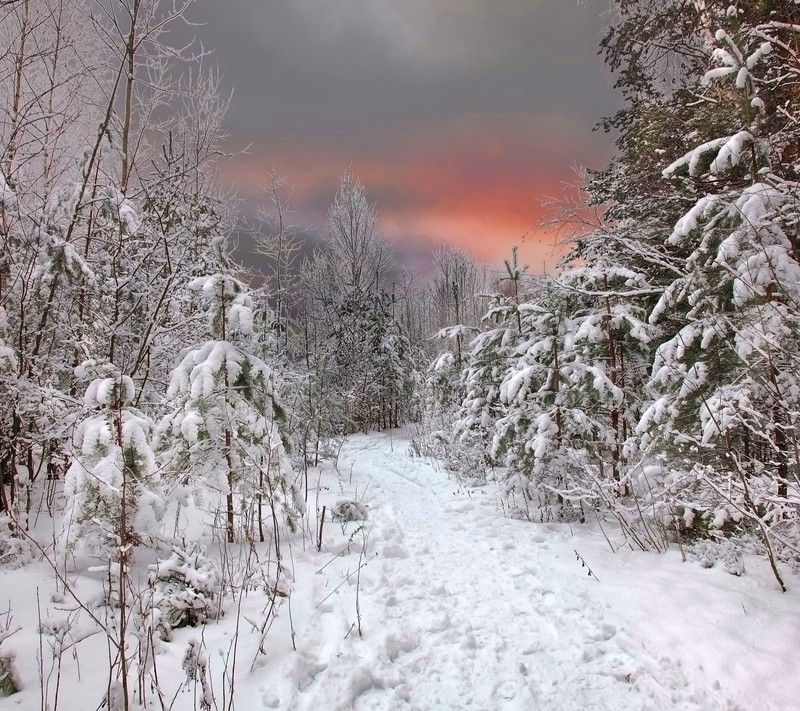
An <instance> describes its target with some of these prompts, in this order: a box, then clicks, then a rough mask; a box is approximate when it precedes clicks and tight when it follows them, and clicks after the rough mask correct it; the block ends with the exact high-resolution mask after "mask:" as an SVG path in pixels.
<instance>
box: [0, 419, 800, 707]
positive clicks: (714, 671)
mask: <svg viewBox="0 0 800 711" xmlns="http://www.w3.org/2000/svg"><path fill="white" fill-rule="evenodd" d="M319 481H320V485H321V490H320V491H319V492H318V493H315V492H314V491H313V488H314V484H315V483H316V482H315V481H313V480H312V481H311V482H310V483H311V486H312V492H311V497H310V498H311V502H310V503H311V510H312V511H313V510H314V508H315V507H316V508H317V510H321V507H322V505H323V504H324V505H326V506H327V508H328V510H329V511H330V509H331V507H332V506H333V505H334V504H335V503H336V502H337V501H338V500H340V499H342V498H352V499H355V500H357V501H361V502H364V503H366V504H368V505H369V518H368V520H367V521H364V522H357V521H353V522H349V523H343V522H331V521H330V520H327V521H326V523H325V526H324V529H323V546H322V550H321V551H320V552H318V551H317V547H316V544H312V543H311V541H310V539H307V540H306V541H305V543H303V542H302V541H301V540H300V539H299V538H297V539H296V540H295V541H294V543H293V544H292V550H291V555H290V556H288V557H287V561H286V563H285V564H286V566H287V569H289V570H293V573H294V578H295V583H294V590H293V593H292V595H291V598H289V599H287V600H284V601H282V603H281V607H280V610H279V613H278V618H277V619H276V621H275V623H274V624H273V625H272V626H271V627H270V628H269V629H268V630H267V631H266V632H265V633H263V634H262V633H261V632H260V631H259V630H258V626H259V625H260V624H261V622H262V621H263V620H264V619H265V610H266V609H268V600H267V598H266V595H265V594H264V593H263V591H262V592H259V591H258V590H257V589H255V588H254V590H253V591H252V592H250V593H249V594H248V595H247V596H242V597H241V598H240V599H239V602H238V603H237V604H236V605H229V606H228V609H227V614H226V616H225V618H223V620H221V621H220V622H218V623H213V624H210V625H208V626H207V627H206V629H205V630H204V632H203V633H202V644H203V645H204V647H205V649H206V652H207V654H208V657H209V659H210V663H211V667H212V676H213V677H214V685H215V686H214V689H215V699H216V702H217V705H218V707H219V708H220V709H221V708H223V707H224V706H223V704H222V703H221V702H222V701H223V695H224V694H227V693H228V691H227V690H226V689H224V685H223V680H222V669H223V667H224V666H226V660H227V669H228V675H229V678H230V676H233V677H235V684H236V687H235V690H236V694H235V704H234V706H233V708H238V709H240V711H247V710H249V709H258V708H279V709H287V710H291V711H295V710H296V711H303V710H308V711H311V710H312V709H313V710H314V711H336V710H337V709H340V710H342V711H345V710H350V709H355V710H359V711H371V710H375V711H380V710H387V711H388V710H390V709H391V710H392V711H402V710H411V709H414V710H418V711H428V710H430V711H445V710H447V709H453V710H455V709H475V710H485V711H491V710H493V709H498V710H501V709H508V710H517V709H518V710H525V711H529V710H531V709H541V710H550V709H552V710H564V711H573V710H577V709H609V710H610V709H613V710H614V711H624V710H626V709H630V710H634V709H636V710H639V709H701V710H702V709H729V710H733V709H742V710H745V709H747V710H749V709H753V710H758V711H762V710H764V711H766V710H769V709H793V708H800V677H798V675H797V674H796V669H797V668H798V666H799V665H800V639H798V635H800V632H799V630H800V604H798V603H800V581H799V580H797V579H796V578H794V577H793V576H789V577H788V580H787V581H788V582H789V584H790V590H789V592H788V593H786V594H781V593H780V592H779V591H778V589H777V586H776V585H775V583H774V582H773V581H772V580H771V578H770V574H769V570H768V568H767V566H766V564H765V563H764V562H763V561H760V560H757V559H748V560H747V561H746V562H747V567H748V570H747V575H745V576H744V577H741V578H737V577H734V576H731V575H729V574H727V573H726V572H724V571H722V570H718V569H704V568H702V567H700V565H698V564H697V563H683V562H681V556H680V553H679V552H677V551H675V552H670V553H668V554H666V555H656V554H652V553H639V552H633V551H630V550H627V549H626V550H620V551H619V552H617V553H613V552H612V551H611V549H610V548H609V546H608V544H607V542H606V540H605V537H604V536H603V534H602V533H601V532H600V530H599V529H597V528H596V527H595V528H593V527H590V526H582V525H579V524H577V525H572V526H569V525H567V524H531V523H527V522H522V521H515V520H510V519H507V518H504V517H503V515H502V511H501V510H500V508H499V505H498V501H497V499H496V498H495V496H494V495H493V493H492V492H491V490H490V488H489V487H486V488H485V489H474V490H471V491H469V492H467V491H464V490H463V489H461V488H460V487H459V486H458V484H457V483H456V482H454V481H453V480H451V479H449V478H448V476H447V473H446V472H445V471H443V470H442V469H440V468H439V467H438V466H436V463H435V462H431V461H429V460H421V459H413V458H411V456H410V455H409V443H408V440H407V439H406V438H405V437H404V436H403V435H402V434H399V433H398V432H394V433H387V434H370V435H363V436H354V437H351V438H349V439H348V440H347V442H346V444H345V445H344V447H343V449H342V451H341V453H340V456H339V460H338V473H334V472H333V471H332V468H331V466H330V465H326V466H325V467H323V471H322V473H321V474H320V479H319ZM606 532H607V533H608V532H609V529H608V527H607V528H606ZM576 551H577V554H580V556H581V558H582V559H583V561H584V562H585V563H586V564H587V565H588V566H590V568H591V570H592V572H593V575H592V576H590V575H588V574H587V568H585V567H583V566H582V563H581V560H578V558H577V554H576ZM3 580H4V583H3V589H2V590H1V591H0V604H2V609H6V604H5V600H6V599H7V600H8V602H9V604H10V605H11V607H12V609H13V614H14V618H15V619H14V622H15V624H18V625H20V626H21V627H23V630H22V631H20V632H19V633H18V634H17V635H15V636H14V637H12V640H14V644H15V645H16V647H15V648H14V649H15V651H16V652H17V666H18V668H19V670H20V676H21V677H22V682H23V684H24V686H25V690H24V691H23V692H22V693H20V694H16V695H14V696H11V697H8V698H6V699H0V709H3V708H25V709H28V708H30V709H38V708H40V691H39V682H38V677H37V674H38V672H37V671H36V663H35V654H36V653H37V650H38V644H39V639H38V635H36V633H35V632H36V625H37V622H36V619H37V611H36V604H35V596H36V593H37V591H38V592H39V597H40V608H42V609H43V610H44V613H43V614H45V615H54V616H55V617H58V615H59V614H60V615H61V618H63V617H64V616H65V613H63V612H61V613H59V612H58V609H57V606H54V604H53V603H52V602H51V601H50V598H49V597H48V596H49V592H46V591H49V590H51V589H52V582H51V581H50V580H49V577H48V575H47V573H46V571H45V570H44V568H43V567H41V566H39V565H33V566H28V567H27V568H24V569H22V570H19V571H10V572H4V574H3ZM6 581H14V583H13V587H8V583H7V582H6ZM79 583H80V584H79V589H81V590H84V591H87V594H88V592H89V591H92V590H93V589H94V588H93V586H94V587H97V586H98V583H97V581H91V580H81V581H79ZM31 601H32V602H31ZM290 603H291V607H290ZM357 604H358V608H357ZM237 611H238V612H239V613H240V614H237ZM290 613H291V614H290ZM359 616H360V620H361V636H359V630H358V620H359ZM237 627H238V631H239V637H238V643H237V644H236V645H233V644H232V642H233V640H236V639H237V638H236V631H237ZM290 627H293V629H294V633H295V637H294V640H295V644H296V647H297V649H296V651H294V650H293V649H292V637H291V631H290ZM200 637H201V635H200V633H199V632H198V630H180V631H178V632H177V633H176V634H175V637H174V639H173V640H172V641H171V642H169V643H165V644H163V645H162V648H161V650H160V654H159V657H158V661H157V664H158V666H159V669H160V673H159V678H160V681H161V684H162V688H164V689H165V691H166V692H168V693H167V695H168V696H169V698H170V699H172V697H173V695H174V694H177V696H176V697H175V698H176V701H175V704H174V707H173V708H174V709H175V711H178V710H179V709H192V708H195V705H194V695H195V693H196V692H197V690H196V688H194V685H191V684H185V683H184V685H183V686H181V683H182V682H185V675H183V674H182V672H181V669H180V665H181V660H182V658H183V654H184V651H185V649H186V646H187V644H188V642H189V640H192V639H196V640H199V639H200ZM8 643H9V642H8V641H7V642H6V644H8ZM259 646H260V647H261V648H262V651H261V652H259ZM105 648H106V645H105V644H104V642H103V640H102V637H101V636H100V635H96V636H94V637H91V638H89V639H88V640H85V641H83V642H80V643H79V644H78V645H76V649H77V650H78V651H77V652H76V659H77V661H76V659H73V658H72V657H71V656H70V655H69V654H68V655H65V660H64V664H63V669H62V676H63V678H64V681H63V682H62V687H63V688H62V691H61V701H60V706H59V708H62V709H68V710H69V709H90V708H96V707H97V706H98V705H99V699H100V698H101V695H102V690H103V687H104V684H105V681H104V676H103V674H102V673H100V674H96V675H93V673H92V671H93V670H92V664H98V660H99V659H102V658H103V657H105V656H106V652H105ZM233 649H235V651H236V665H235V669H233V671H231V670H232V668H233V664H232V656H231V651H232V650H233ZM70 654H71V651H70ZM96 655H100V656H99V657H97V656H96ZM46 656H47V655H46V654H45V657H46ZM77 666H80V668H81V681H80V683H78V682H77V680H76V676H77V669H76V667H77ZM100 666H101V667H102V664H100ZM78 684H79V685H78ZM86 699H92V703H87V701H86ZM76 700H78V701H77V702H76Z"/></svg>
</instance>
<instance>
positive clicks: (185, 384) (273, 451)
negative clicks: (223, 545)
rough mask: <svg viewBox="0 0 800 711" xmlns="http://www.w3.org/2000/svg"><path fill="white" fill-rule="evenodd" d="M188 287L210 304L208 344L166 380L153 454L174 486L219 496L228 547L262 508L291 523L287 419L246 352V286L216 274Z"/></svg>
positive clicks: (268, 373)
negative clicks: (244, 521)
mask: <svg viewBox="0 0 800 711" xmlns="http://www.w3.org/2000/svg"><path fill="white" fill-rule="evenodd" d="M189 287H190V289H193V290H197V291H200V292H201V293H202V294H203V296H204V297H205V299H206V301H207V303H208V334H209V336H210V340H208V341H206V342H205V343H203V344H201V345H199V346H197V347H195V348H192V349H190V350H189V351H188V352H187V353H186V354H185V355H184V356H183V357H182V358H181V359H180V361H179V363H178V365H177V367H176V368H175V370H174V371H173V373H172V377H171V382H170V385H169V388H168V391H167V398H168V400H169V402H170V405H171V408H172V409H171V412H169V413H168V414H167V415H166V416H165V417H164V419H163V420H162V421H161V423H160V425H159V432H158V448H159V451H160V457H161V460H162V462H163V463H164V466H165V468H166V469H167V472H168V473H167V474H166V475H167V476H169V477H170V479H171V480H172V481H174V482H175V483H176V484H179V485H180V486H183V487H186V489H187V491H192V490H195V491H196V490H198V489H206V490H210V491H214V492H218V493H219V494H220V495H221V496H223V497H224V505H223V506H222V511H223V512H224V517H225V535H226V537H227V539H228V541H233V540H234V539H235V537H236V531H237V530H238V529H239V526H237V516H239V515H245V516H247V517H249V516H251V515H252V513H254V514H255V518H251V519H250V523H251V524H253V525H255V524H258V525H259V527H261V524H262V518H261V507H262V502H267V503H268V504H269V505H270V507H271V509H272V512H273V516H277V517H285V518H286V520H288V521H289V522H290V523H291V522H292V521H293V519H294V518H295V517H296V516H297V511H296V508H295V507H296V506H298V505H299V504H300V502H299V500H298V498H297V496H296V495H295V494H296V492H295V491H294V488H293V486H294V485H293V482H292V480H291V465H290V463H289V460H288V458H287V451H286V447H287V444H288V443H287V441H286V439H285V433H284V431H283V423H284V420H285V414H284V412H283V410H282V408H281V406H280V404H279V403H278V402H277V400H276V398H275V395H274V382H273V370H272V368H270V366H269V365H267V364H266V363H265V362H264V361H263V360H261V359H260V358H258V357H257V356H255V355H254V354H253V353H251V352H250V345H251V344H250V342H249V339H250V337H251V335H252V333H253V321H254V315H253V304H252V300H251V298H250V295H249V294H248V293H247V289H246V288H245V286H244V285H243V284H242V283H241V282H239V281H238V280H236V279H234V278H233V277H231V276H228V275H225V274H216V275H213V276H208V277H198V278H197V279H195V280H193V281H192V282H191V284H190V285H189ZM254 509H255V510H254ZM260 535H261V537H262V540H263V529H262V530H260Z"/></svg>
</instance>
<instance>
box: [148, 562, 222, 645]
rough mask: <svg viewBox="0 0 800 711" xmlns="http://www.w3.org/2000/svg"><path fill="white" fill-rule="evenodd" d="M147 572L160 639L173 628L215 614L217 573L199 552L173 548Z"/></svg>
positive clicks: (198, 623)
mask: <svg viewBox="0 0 800 711" xmlns="http://www.w3.org/2000/svg"><path fill="white" fill-rule="evenodd" d="M150 571H151V573H150V586H151V587H152V590H153V594H152V608H153V612H154V627H155V629H156V630H157V632H158V634H159V636H160V637H161V638H162V639H169V638H170V636H171V634H172V630H174V629H178V628H180V627H196V626H197V625H200V624H203V623H204V622H206V621H208V620H211V619H214V618H216V617H217V615H218V611H219V595H220V579H219V572H218V571H217V569H216V568H215V567H214V565H213V563H212V562H211V561H210V560H209V559H208V558H206V557H205V555H203V553H202V552H201V551H193V552H189V551H185V550H183V549H181V548H177V547H173V549H172V555H171V556H170V557H169V558H167V559H166V560H161V561H159V562H158V563H156V564H155V565H151V566H150Z"/></svg>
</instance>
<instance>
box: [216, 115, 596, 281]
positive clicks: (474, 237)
mask: <svg viewBox="0 0 800 711" xmlns="http://www.w3.org/2000/svg"><path fill="white" fill-rule="evenodd" d="M571 123H572V122H570V121H569V120H568V119H565V118H563V117H558V116H550V117H546V118H544V119H543V118H541V117H539V118H538V119H537V120H536V121H534V120H532V119H531V118H530V117H512V118H509V117H502V116H495V117H481V118H479V119H478V118H475V119H461V120H460V121H458V122H454V123H453V124H452V125H451V126H449V127H448V128H447V129H443V128H441V127H421V128H420V127H416V128H410V127H398V128H396V129H395V130H393V129H392V128H391V127H388V126H385V127H383V128H382V130H381V131H380V135H375V136H363V135H362V136H359V141H360V143H361V144H362V146H363V148H360V149H359V150H355V151H354V150H353V147H352V146H350V147H344V146H342V147H338V146H335V145H331V144H330V143H319V142H315V141H312V140H309V141H292V142H286V141H284V142H282V143H280V144H279V145H270V144H269V143H267V142H264V141H263V140H261V141H258V142H254V143H253V144H251V146H250V148H249V151H248V153H247V154H243V155H238V156H236V157H235V158H233V159H231V160H230V161H229V162H228V163H227V165H226V167H225V172H224V175H223V179H224V180H225V181H226V182H227V183H230V184H232V185H233V186H234V188H235V189H236V190H237V191H238V192H239V193H240V194H241V195H242V197H244V198H245V199H246V200H248V203H250V204H257V203H258V202H259V199H258V186H259V185H263V184H264V183H265V182H266V181H267V179H268V173H269V171H270V169H271V168H273V167H274V168H276V169H277V171H278V172H279V173H281V174H283V175H285V176H286V177H287V185H288V186H291V189H292V191H293V192H292V200H291V203H292V208H293V210H294V211H295V215H294V220H295V222H297V223H298V224H299V225H300V226H302V227H306V226H309V227H312V228H315V229H317V230H318V231H320V232H324V221H325V211H326V209H327V206H328V205H329V204H330V202H331V201H332V199H333V196H334V194H335V192H336V189H337V187H338V183H339V178H340V176H341V175H342V173H343V172H344V170H345V169H346V168H347V166H348V165H352V169H353V172H354V174H355V175H356V177H357V178H358V179H360V180H361V182H362V183H363V184H364V185H365V186H366V189H367V193H368V195H369V198H370V200H371V201H374V202H376V204H377V208H378V228H379V231H380V233H381V234H382V235H383V236H384V237H385V238H386V239H387V240H388V241H390V242H392V243H393V245H394V246H395V248H396V250H398V251H400V252H402V253H404V254H405V255H412V257H413V255H415V254H421V253H423V252H428V251H430V249H431V248H433V247H435V246H437V245H440V244H451V245H458V246H461V247H464V248H466V249H468V250H469V251H471V252H472V253H473V254H475V256H476V257H478V258H479V259H482V260H485V261H488V262H490V263H499V262H500V261H501V260H502V259H504V258H506V257H507V256H508V255H509V254H510V252H511V248H512V246H514V245H519V246H520V251H521V255H522V258H523V259H524V260H525V261H526V263H528V264H529V265H530V267H531V268H532V269H533V270H534V271H541V270H542V268H543V267H544V266H546V267H547V268H550V267H552V266H553V265H554V264H555V262H556V261H557V260H558V257H559V256H560V254H561V252H562V251H563V250H562V249H561V248H559V247H557V246H556V241H557V238H556V235H555V234H554V232H553V231H548V230H546V229H544V228H543V226H542V224H541V223H542V221H543V220H544V219H546V218H548V217H551V216H552V212H551V211H549V210H548V208H546V207H544V206H543V204H542V203H543V201H545V200H548V201H549V200H551V199H558V198H560V197H562V196H563V195H564V192H565V190H566V189H567V188H566V187H565V184H566V183H572V184H574V183H575V181H576V180H577V177H576V175H575V174H574V172H573V171H572V169H571V166H572V165H574V164H575V162H576V161H577V156H582V157H583V158H584V159H585V158H586V157H589V159H592V158H593V159H594V167H601V166H602V165H603V164H604V163H605V161H606V160H607V158H608V148H607V146H603V145H602V143H601V144H599V145H598V144H597V143H588V142H587V141H586V139H585V138H584V139H583V140H577V139H576V138H575V136H578V135H580V133H581V132H580V131H579V130H577V129H576V127H575V126H573V125H571ZM534 124H535V125H534ZM542 132H545V133H546V134H547V140H546V142H545V143H544V144H543V142H542V140H541V134H542ZM523 237H524V239H523Z"/></svg>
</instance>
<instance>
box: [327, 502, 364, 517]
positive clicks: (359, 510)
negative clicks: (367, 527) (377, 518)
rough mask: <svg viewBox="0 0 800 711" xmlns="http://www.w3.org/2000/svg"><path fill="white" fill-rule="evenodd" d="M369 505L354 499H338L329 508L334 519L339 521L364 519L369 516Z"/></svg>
mask: <svg viewBox="0 0 800 711" xmlns="http://www.w3.org/2000/svg"><path fill="white" fill-rule="evenodd" d="M368 509H369V507H368V506H367V505H366V504H365V503H363V502H361V501H356V500H355V499H340V500H339V501H337V502H336V503H335V504H334V505H333V507H332V508H331V513H332V514H333V518H334V520H339V521H366V520H367V518H368V517H369V511H368Z"/></svg>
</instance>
